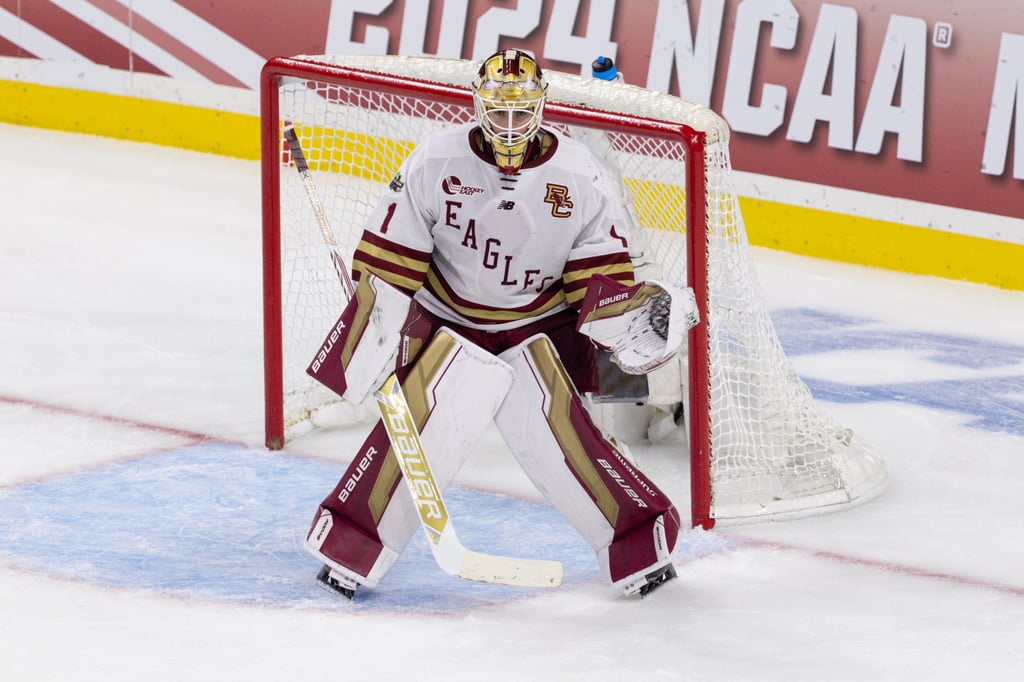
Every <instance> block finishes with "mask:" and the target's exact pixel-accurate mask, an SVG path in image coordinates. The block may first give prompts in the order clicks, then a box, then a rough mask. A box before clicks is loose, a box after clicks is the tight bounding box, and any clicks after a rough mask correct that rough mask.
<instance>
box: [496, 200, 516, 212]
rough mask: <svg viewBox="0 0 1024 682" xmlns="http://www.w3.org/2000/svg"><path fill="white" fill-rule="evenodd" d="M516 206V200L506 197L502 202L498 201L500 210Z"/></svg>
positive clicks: (509, 209)
mask: <svg viewBox="0 0 1024 682" xmlns="http://www.w3.org/2000/svg"><path fill="white" fill-rule="evenodd" d="M515 207H516V202H514V201H509V200H508V199H504V200H502V201H501V202H499V203H498V210H499V211H511V210H512V209H514V208H515Z"/></svg>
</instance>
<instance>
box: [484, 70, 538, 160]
mask: <svg viewBox="0 0 1024 682" xmlns="http://www.w3.org/2000/svg"><path fill="white" fill-rule="evenodd" d="M547 88H548V85H547V83H546V82H545V80H544V73H543V71H541V68H540V65H538V64H537V62H536V61H535V60H534V59H533V57H531V56H530V55H528V54H526V53H525V52H522V51H520V50H502V51H500V52H495V53H494V54H492V55H491V56H490V57H488V58H487V59H485V60H484V61H483V63H482V64H481V65H480V71H479V72H478V73H477V78H476V80H475V81H474V82H473V102H474V104H475V106H476V116H477V120H478V121H479V122H480V129H481V130H482V131H483V134H484V138H485V139H486V140H487V142H488V143H490V145H491V148H492V149H493V150H494V160H495V161H496V162H497V164H498V168H499V169H500V170H501V172H502V173H515V172H516V171H518V170H519V168H520V166H522V165H523V161H524V159H525V156H526V149H527V146H528V145H529V144H530V141H531V140H533V138H534V137H536V136H537V132H538V131H539V130H540V124H541V117H542V116H543V113H544V97H545V94H546V93H547Z"/></svg>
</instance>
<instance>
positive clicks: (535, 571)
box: [283, 126, 563, 587]
mask: <svg viewBox="0 0 1024 682" xmlns="http://www.w3.org/2000/svg"><path fill="white" fill-rule="evenodd" d="M283 135H284V139H285V141H286V142H287V143H288V148H289V149H290V150H291V155H292V161H293V162H294V163H295V169H296V170H297V171H298V172H299V174H300V175H301V176H302V183H303V186H304V187H305V189H306V197H307V198H308V199H309V203H310V205H311V206H312V208H313V213H314V214H315V215H316V220H317V225H318V226H319V227H320V234H321V235H322V236H323V238H324V245H325V246H327V248H328V250H329V252H330V257H331V262H332V263H333V264H334V269H335V272H336V273H337V274H338V279H339V281H340V282H341V286H342V289H343V290H344V292H345V298H346V300H351V299H352V296H354V295H355V287H354V286H353V285H352V279H351V278H350V277H349V275H348V270H347V269H346V267H345V261H344V259H343V258H342V257H341V254H340V253H339V252H338V244H337V241H336V240H335V238H334V233H333V232H332V230H331V226H330V223H329V222H328V220H327V214H326V212H325V211H324V206H323V202H321V201H320V194H319V192H317V189H316V184H315V183H314V182H313V177H312V176H311V175H310V173H309V165H308V163H307V162H306V155H305V153H303V151H302V144H301V143H300V142H299V138H298V135H297V134H296V133H295V127H294V126H287V127H286V128H285V129H284V131H283ZM377 404H378V406H379V407H380V411H381V416H382V418H383V421H384V425H385V429H386V430H387V433H388V439H389V440H390V441H391V449H392V451H394V453H395V458H396V459H397V460H398V464H399V467H400V468H401V471H402V478H404V479H405V482H406V484H407V488H408V489H409V493H410V495H411V496H412V500H413V503H414V504H415V506H416V508H417V512H418V516H419V519H420V523H421V525H422V526H423V530H424V532H425V533H426V536H427V540H428V542H427V544H428V545H430V551H431V553H432V554H433V556H434V560H435V561H436V562H437V565H438V566H439V567H440V568H441V570H443V571H444V572H445V573H448V574H449V575H453V576H457V577H459V578H464V579H466V580H476V581H480V582H487V583H496V584H500V585H514V586H518V587H558V586H559V585H561V584H562V572H563V569H562V564H561V563H559V562H557V561H546V560H543V559H517V558H512V557H505V556H498V555H493V554H483V553H481V552H474V551H473V550H470V549H466V547H464V546H463V544H462V542H461V541H460V540H459V538H458V536H457V535H456V533H455V527H454V526H453V525H452V523H451V519H450V518H449V516H448V510H447V508H446V507H445V504H444V500H443V499H442V498H441V491H440V488H438V486H437V482H436V481H435V480H434V474H433V472H432V471H431V469H430V465H429V464H428V462H427V457H426V453H425V452H424V450H423V444H422V442H421V441H420V437H419V431H418V430H417V428H416V424H415V422H414V421H413V419H412V415H411V414H410V412H409V404H408V403H407V402H406V400H405V394H404V393H403V392H402V387H401V385H400V384H399V382H398V377H396V376H395V375H394V373H392V374H391V375H390V376H389V377H388V378H387V379H386V380H385V381H384V385H383V386H381V389H380V390H379V391H378V392H377ZM416 464H418V465H419V467H418V468H413V467H414V465H416Z"/></svg>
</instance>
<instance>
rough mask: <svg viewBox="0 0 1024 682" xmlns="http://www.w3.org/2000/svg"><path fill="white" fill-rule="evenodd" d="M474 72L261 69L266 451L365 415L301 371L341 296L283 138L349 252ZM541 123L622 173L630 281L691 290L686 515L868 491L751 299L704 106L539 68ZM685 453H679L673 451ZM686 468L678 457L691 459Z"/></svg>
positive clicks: (841, 435) (464, 106) (793, 510)
mask: <svg viewBox="0 0 1024 682" xmlns="http://www.w3.org/2000/svg"><path fill="white" fill-rule="evenodd" d="M475 68H476V65H475V64H474V63H473V62H469V61H465V60H450V59H440V58H430V57H394V56H339V55H320V56H307V57H296V58H274V59H271V60H270V61H268V62H267V63H266V65H265V67H264V69H263V72H262V76H261V92H260V102H261V145H262V195H263V259H264V262H263V271H264V280H263V289H264V290H263V296H264V372H265V402H266V407H265V417H266V419H265V422H266V424H265V428H266V443H267V447H268V448H271V449H278V448H281V447H283V446H284V444H285V442H286V440H287V439H290V438H293V437H297V436H298V435H299V434H301V433H303V432H304V431H308V430H310V429H312V428H316V427H318V426H322V425H330V424H336V423H342V422H345V421H352V420H359V419H361V417H362V416H363V415H366V414H368V413H372V407H366V406H362V407H361V406H351V405H345V404H342V403H341V401H340V399H338V398H337V396H333V395H331V394H329V393H328V392H327V391H326V390H324V389H323V388H322V387H320V386H319V385H317V384H316V383H315V382H313V381H312V380H311V379H309V377H308V376H306V375H305V368H306V366H307V365H308V364H309V361H310V360H311V359H312V357H313V355H314V354H315V353H316V351H317V349H318V347H319V345H320V343H321V341H322V340H323V339H324V337H325V335H326V334H327V332H328V331H329V329H330V327H331V325H332V324H333V323H334V321H335V320H336V318H337V316H338V314H339V313H340V311H341V309H342V307H343V305H344V299H343V297H342V292H341V287H340V285H339V284H338V279H337V276H336V274H335V273H334V271H333V267H332V264H331V259H330V256H329V254H328V251H327V249H326V248H325V247H324V242H323V238H322V237H321V232H320V230H319V228H318V226H317V223H316V218H315V215H314V211H313V209H312V208H311V206H310V204H309V199H308V196H307V195H306V194H305V193H304V191H303V187H302V179H301V178H300V177H299V174H298V173H296V172H295V170H294V169H289V165H290V163H291V159H290V155H289V153H288V147H287V144H285V143H284V142H283V138H282V131H283V130H284V129H285V127H286V126H293V127H294V129H295V130H296V132H297V133H298V136H299V139H300V141H301V143H302V147H303V149H304V151H305V155H306V158H307V161H308V164H309V169H310V174H311V175H312V176H313V177H314V182H315V184H316V186H317V188H318V193H319V195H320V198H321V199H322V201H323V205H324V208H325V210H326V215H327V216H328V219H329V220H330V221H331V223H332V231H333V233H334V235H335V237H336V239H337V249H338V250H339V251H340V252H341V253H342V254H343V256H344V257H346V258H350V257H351V254H352V252H353V250H354V248H355V244H356V242H357V241H358V239H359V236H360V234H361V232H362V229H363V223H364V222H365V219H366V218H367V216H368V215H369V212H370V211H371V210H372V208H373V206H374V205H375V203H376V200H377V197H378V196H379V195H380V193H381V192H382V191H383V189H384V188H385V187H386V186H387V183H388V182H389V181H390V180H391V178H392V176H393V175H394V172H395V171H396V170H397V168H398V165H399V164H400V163H401V161H402V159H404V157H405V156H406V155H407V154H408V152H409V151H410V150H411V149H412V148H413V146H415V144H417V143H418V142H419V141H420V140H422V139H423V138H424V137H425V136H426V135H429V134H430V133H431V132H433V131H436V130H439V129H441V128H443V127H445V126H451V125H456V124H459V123H463V122H466V121H470V120H473V115H474V114H473V102H472V92H471V90H470V89H469V87H468V84H469V83H470V82H471V81H472V78H473V75H474V73H475ZM547 77H548V81H549V83H550V87H549V94H548V101H547V104H546V106H545V124H546V125H548V126H550V127H553V128H557V129H559V130H560V131H562V132H564V133H566V134H569V135H572V136H574V137H578V138H581V139H583V140H584V141H585V142H586V143H587V144H589V145H590V146H591V148H592V149H593V150H594V151H595V153H597V154H598V156H600V157H601V158H602V159H603V160H604V162H605V163H606V165H608V166H609V168H610V169H611V170H612V172H613V173H615V174H616V175H617V176H618V177H621V179H622V192H623V197H624V199H625V200H626V202H627V205H628V206H629V207H630V208H631V209H632V214H633V216H634V219H635V222H636V227H635V228H634V233H633V237H632V241H633V242H634V245H635V247H634V250H635V251H636V256H637V257H636V258H635V261H637V262H638V263H642V265H641V266H640V267H639V269H638V272H640V273H643V272H650V273H652V274H651V275H650V276H656V277H659V278H663V279H668V280H670V281H675V282H677V283H683V282H685V283H686V284H687V285H688V286H690V287H692V288H693V290H694V292H695V294H696V297H697V302H698V306H699V308H700V311H701V318H702V319H701V323H700V324H698V325H697V326H696V327H694V328H693V329H691V330H690V332H689V337H688V340H687V348H686V352H685V354H681V357H680V361H679V363H678V367H679V368H680V381H679V382H678V383H679V384H681V385H680V387H679V388H680V396H679V397H680V399H682V400H684V404H685V410H684V413H685V416H686V422H687V427H688V437H689V457H690V488H691V521H692V524H693V525H694V526H703V527H705V528H710V527H712V526H713V525H715V523H716V522H717V523H724V522H745V521H757V520H764V519H769V518H786V517H793V516H801V515H808V514H816V513H822V512H825V511H829V510H833V509H838V508H843V507H847V506H850V505H853V504H857V503H860V502H863V501H866V500H868V499H870V498H871V497H873V496H874V495H876V494H878V493H879V492H880V491H881V490H882V489H883V488H884V486H885V483H886V470H885V465H884V461H883V460H882V458H881V457H879V456H878V454H877V453H876V452H875V451H874V450H873V449H872V448H871V447H870V446H869V445H868V444H866V443H864V442H863V441H862V440H861V439H860V438H859V437H858V436H857V435H856V434H854V433H853V432H852V431H851V430H850V429H847V428H845V427H843V426H842V425H840V424H839V423H838V422H836V421H835V420H834V419H833V418H832V417H831V416H830V415H829V414H828V413H827V412H826V410H825V409H824V407H823V406H822V405H820V404H819V403H818V402H817V401H816V400H815V399H814V398H813V396H812V395H811V393H810V391H809V390H808V388H807V387H806V385H805V384H804V383H803V382H802V381H801V380H800V379H799V377H798V376H797V374H796V372H795V371H794V370H793V368H792V366H791V364H790V362H789V360H788V359H787V358H786V356H785V353H784V352H783V350H782V347H781V344H780V343H779V341H778V338H777V336H776V334H775V330H774V327H773V325H772V321H771V318H770V316H769V314H768V311H767V308H766V306H765V304H764V301H763V299H762V296H761V293H760V287H759V285H758V282H757V278H756V273H755V270H754V266H753V262H752V255H751V251H750V247H749V245H748V243H747V239H746V232H745V229H744V227H743V221H742V216H741V214H740V210H739V205H738V200H737V197H736V195H735V193H734V191H733V189H732V180H731V165H730V160H729V149H728V148H729V129H728V127H727V125H726V124H725V122H724V121H723V120H722V119H721V118H720V117H719V116H717V115H716V114H714V112H712V111H710V110H709V109H707V108H705V107H701V106H699V105H696V104H693V103H690V102H686V101H684V100H681V99H679V98H677V97H672V96H669V95H665V94H663V93H657V92H654V91H650V90H646V89H644V88H638V87H635V86H630V85H625V84H622V83H609V82H605V81H601V80H598V79H587V78H582V77H579V76H574V75H571V74H564V73H558V72H550V71H549V72H547ZM680 449H681V450H683V449H684V448H682V447H681V448H680ZM679 456H680V457H685V456H687V453H686V452H685V451H681V452H680V453H679Z"/></svg>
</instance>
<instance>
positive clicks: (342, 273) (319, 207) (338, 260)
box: [283, 125, 355, 300]
mask: <svg viewBox="0 0 1024 682" xmlns="http://www.w3.org/2000/svg"><path fill="white" fill-rule="evenodd" d="M283 134H284V139H285V142H287V143H288V149H289V150H291V153H292V161H293V162H294V163H295V170H297V171H299V175H301V176H302V186H303V187H305V189H306V196H307V197H309V203H310V205H311V206H312V207H313V213H314V214H315V215H316V223H317V225H318V226H319V227H320V234H321V235H323V238H324V244H326V245H327V248H328V249H329V250H330V253H331V262H332V263H333V264H334V271H335V272H336V273H337V275H338V280H339V281H340V282H341V288H342V289H344V290H345V298H346V299H348V300H351V298H352V296H353V294H355V287H353V286H352V278H351V277H349V276H348V269H347V268H346V267H345V259H344V258H342V257H341V254H340V253H339V252H338V241H337V240H336V239H335V238H334V232H333V231H332V230H331V224H330V222H328V220H327V212H326V211H324V205H323V202H322V201H320V193H319V192H317V190H316V184H315V183H314V182H313V176H312V175H310V174H309V163H308V162H307V161H306V155H305V153H303V151H302V144H301V143H300V142H299V136H298V135H297V134H296V133H295V126H291V125H290V126H286V127H285V129H284V131H283Z"/></svg>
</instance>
